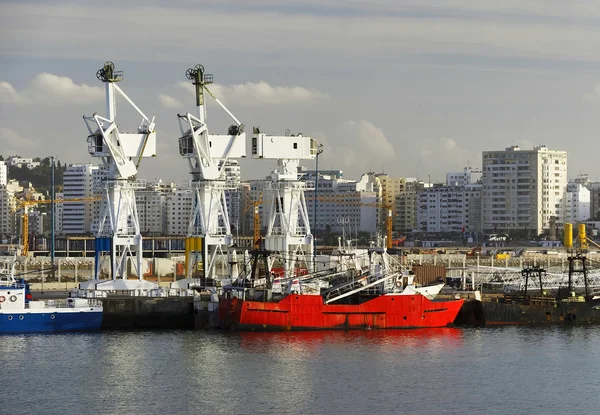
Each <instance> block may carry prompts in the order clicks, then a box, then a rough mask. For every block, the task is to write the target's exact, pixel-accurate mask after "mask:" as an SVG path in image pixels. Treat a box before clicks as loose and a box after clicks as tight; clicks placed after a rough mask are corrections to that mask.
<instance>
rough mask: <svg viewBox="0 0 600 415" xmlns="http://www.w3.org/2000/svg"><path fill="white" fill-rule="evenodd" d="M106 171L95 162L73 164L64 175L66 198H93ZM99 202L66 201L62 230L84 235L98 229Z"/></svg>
mask: <svg viewBox="0 0 600 415" xmlns="http://www.w3.org/2000/svg"><path fill="white" fill-rule="evenodd" d="M102 177H105V176H104V172H103V171H102V170H101V169H100V168H99V167H98V166H96V165H93V164H71V165H70V166H68V167H67V168H66V169H65V172H64V175H63V195H64V198H65V199H73V198H91V197H93V196H96V195H97V194H98V193H97V192H98V190H99V189H98V187H99V186H98V184H99V183H100V182H101V180H102ZM99 206H100V203H99V202H92V201H80V202H69V203H65V204H64V206H63V208H62V215H63V216H62V224H63V228H62V231H63V233H64V234H66V235H82V234H87V233H90V232H93V231H95V230H96V229H97V219H98V218H99V213H98V211H99Z"/></svg>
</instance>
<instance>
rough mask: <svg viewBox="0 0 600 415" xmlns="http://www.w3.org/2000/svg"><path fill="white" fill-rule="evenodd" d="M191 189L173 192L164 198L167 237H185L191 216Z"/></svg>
mask: <svg viewBox="0 0 600 415" xmlns="http://www.w3.org/2000/svg"><path fill="white" fill-rule="evenodd" d="M193 195H194V194H193V191H192V190H191V189H183V190H175V191H173V192H171V193H169V194H168V195H167V197H166V207H167V209H166V217H167V223H166V229H167V234H168V235H173V236H175V235H178V236H185V235H187V232H188V225H189V223H190V217H191V214H192V197H193Z"/></svg>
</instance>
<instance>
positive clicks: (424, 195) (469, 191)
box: [417, 184, 481, 232]
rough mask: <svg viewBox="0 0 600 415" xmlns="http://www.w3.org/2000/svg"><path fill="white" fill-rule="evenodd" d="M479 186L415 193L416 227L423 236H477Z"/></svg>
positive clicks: (436, 186) (431, 188)
mask: <svg viewBox="0 0 600 415" xmlns="http://www.w3.org/2000/svg"><path fill="white" fill-rule="evenodd" d="M480 201H481V186H480V185H477V184H471V185H468V186H444V185H434V186H433V187H429V188H424V189H422V190H420V191H419V192H418V193H417V206H418V207H417V224H418V229H419V230H420V231H422V232H462V231H465V232H477V231H478V227H479V226H480V214H479V212H480V208H481V202H480Z"/></svg>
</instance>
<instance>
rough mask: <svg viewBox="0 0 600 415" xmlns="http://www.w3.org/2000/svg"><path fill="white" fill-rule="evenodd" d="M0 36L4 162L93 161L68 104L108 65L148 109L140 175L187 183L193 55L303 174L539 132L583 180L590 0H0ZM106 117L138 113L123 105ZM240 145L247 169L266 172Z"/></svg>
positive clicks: (439, 168) (415, 166) (470, 161)
mask: <svg viewBox="0 0 600 415" xmlns="http://www.w3.org/2000/svg"><path fill="white" fill-rule="evenodd" d="M0 33H1V36H0V154H2V155H3V156H4V157H7V156H9V155H13V154H19V155H20V156H22V157H36V156H37V157H45V156H50V155H54V156H56V157H58V158H59V159H60V160H61V161H62V162H63V163H65V162H66V163H85V162H96V163H97V162H98V160H97V159H94V158H92V157H91V156H90V155H89V154H88V152H87V144H86V136H87V129H86V127H85V124H84V122H83V119H82V116H83V115H91V114H93V113H95V112H97V113H98V114H100V115H106V114H105V104H104V88H103V84H102V83H101V82H100V81H98V80H97V79H96V71H97V70H98V69H100V68H101V67H102V65H103V63H104V62H105V61H108V60H110V61H113V62H114V63H115V67H116V69H117V70H122V71H123V72H124V80H123V81H122V82H121V83H120V84H119V86H120V87H121V88H122V89H123V90H124V91H125V92H126V93H127V95H128V96H129V97H130V98H131V99H132V100H133V101H134V102H135V103H136V105H138V106H139V107H140V109H141V110H142V111H143V112H144V113H145V114H146V115H148V116H149V117H152V116H155V117H156V131H157V157H156V158H153V159H144V161H143V162H142V164H141V165H140V172H139V177H141V178H146V179H153V178H156V177H160V178H162V179H163V180H169V181H175V182H183V181H184V180H187V179H188V178H189V172H188V167H187V162H186V161H185V160H184V159H183V158H181V157H180V156H179V153H178V147H177V138H178V137H179V134H180V131H179V124H178V122H177V114H178V113H182V114H183V113H185V112H188V111H189V112H192V113H195V107H194V97H193V90H192V88H191V84H190V83H189V81H188V80H187V79H186V77H185V71H186V70H187V69H188V68H190V67H193V66H195V65H197V64H202V65H204V67H205V68H206V72H207V73H212V74H214V79H215V84H214V85H212V87H211V90H212V91H213V92H214V93H215V94H216V95H217V97H218V98H219V99H220V100H221V101H223V102H224V103H225V105H226V106H227V107H228V108H229V109H230V110H231V112H232V113H233V114H235V116H236V117H237V118H238V119H240V121H241V122H243V123H244V124H245V125H246V126H247V130H246V131H247V132H249V133H250V132H251V131H252V130H251V129H250V128H249V126H260V127H261V131H263V132H266V133H269V134H284V132H285V131H286V129H289V130H290V131H291V132H292V133H302V134H303V135H310V136H312V137H314V138H316V139H317V140H319V142H320V143H322V144H323V153H322V154H321V156H320V159H319V168H320V169H341V170H343V171H344V177H345V178H349V179H358V178H359V177H360V174H361V173H363V172H367V171H375V172H385V173H388V174H390V175H391V176H407V177H417V178H420V179H422V180H428V179H430V180H432V181H439V180H444V178H445V174H446V172H451V171H452V172H456V171H461V170H462V169H463V168H464V167H466V166H470V167H478V166H479V167H480V166H481V152H482V151H484V150H502V149H504V148H506V147H508V146H511V145H519V146H520V147H521V148H522V149H531V148H532V146H534V145H537V144H544V145H546V146H548V147H549V148H550V149H554V150H565V151H567V152H568V157H569V159H568V166H569V175H570V177H571V178H574V177H575V176H576V175H577V174H579V173H587V174H588V175H589V177H590V178H591V179H600V163H599V162H598V154H599V152H598V147H599V145H598V143H599V141H598V135H599V134H598V132H599V131H600V4H598V2H597V0H573V1H568V2H566V1H564V0H528V1H522V0H520V1H519V0H503V1H487V0H477V1H475V0H456V1H451V0H448V1H442V0H427V1H422V0H347V1H341V0H318V1H317V0H303V1H285V0H277V1H275V0H254V1H247V0H220V1H214V2H213V1H188V0H181V1H178V2H172V1H167V0H144V1H140V0H130V1H113V0H105V1H102V2H81V1H73V2H70V1H15V2H10V1H0ZM208 100H209V104H208V105H209V106H208V128H209V130H210V132H211V133H225V132H226V131H227V127H228V126H229V124H231V122H230V120H229V119H228V118H227V116H226V115H225V114H224V112H223V111H222V110H221V109H220V108H219V107H218V106H217V105H215V104H214V103H213V102H211V100H210V98H209V99H208ZM117 120H118V124H119V126H120V129H121V130H122V131H133V130H134V129H135V128H136V127H137V125H138V124H139V122H140V118H139V117H138V116H137V115H136V114H135V113H134V111H133V110H131V108H130V107H129V106H128V104H127V103H126V102H125V101H124V100H118V101H117ZM249 136H250V134H248V141H249ZM248 156H249V157H248V158H247V159H246V160H243V161H242V177H243V178H244V179H246V180H249V179H260V178H264V176H265V175H266V174H268V172H269V171H270V170H272V169H275V168H276V162H275V161H273V160H271V161H266V160H252V159H251V158H250V151H249V149H248ZM303 164H304V165H305V166H307V167H308V168H314V161H305V162H303Z"/></svg>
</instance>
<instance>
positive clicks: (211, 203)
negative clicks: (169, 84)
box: [177, 65, 246, 278]
mask: <svg viewBox="0 0 600 415" xmlns="http://www.w3.org/2000/svg"><path fill="white" fill-rule="evenodd" d="M186 77H187V78H188V79H189V80H190V81H192V84H193V85H194V87H195V91H196V107H197V110H198V114H197V116H196V115H192V114H190V113H187V114H185V115H180V114H177V117H178V118H179V126H180V129H181V133H182V136H181V137H180V138H179V153H180V154H181V156H182V157H185V158H187V159H188V162H189V167H190V173H191V175H192V182H191V185H192V193H193V196H192V210H191V217H190V220H189V225H188V231H187V241H186V274H187V276H188V278H189V277H191V276H192V270H195V269H197V265H196V264H198V262H199V261H198V259H199V256H200V255H201V257H202V266H203V268H204V276H205V277H206V278H211V277H213V276H214V266H215V261H216V258H217V256H218V255H224V254H225V252H224V249H225V250H227V249H228V247H230V246H231V244H232V241H233V238H232V234H231V224H230V220H229V219H230V218H229V214H228V211H227V202H226V200H225V191H226V190H233V189H235V188H236V187H237V183H234V182H231V181H228V180H227V176H226V175H225V167H226V165H227V162H228V160H236V159H239V158H242V157H246V134H245V133H244V124H242V123H241V122H240V121H238V119H237V118H236V117H235V116H234V115H233V114H232V113H231V112H230V111H229V110H228V109H227V107H225V105H223V103H222V102H221V101H219V99H218V98H217V97H215V95H214V94H213V93H212V92H210V90H209V89H208V88H207V85H208V84H211V83H212V82H213V75H212V74H207V73H205V72H204V67H203V66H202V65H196V66H195V67H194V68H190V69H188V70H187V72H186ZM205 91H206V92H207V93H208V94H209V95H210V96H211V97H212V98H213V99H214V100H215V102H216V103H217V104H218V105H219V106H220V107H221V108H222V109H223V110H224V111H225V112H226V113H227V114H228V115H229V116H230V117H231V119H232V120H233V121H234V123H235V124H233V125H231V126H230V127H229V130H228V132H227V134H225V135H220V134H209V132H208V126H207V124H206V105H205V102H204V92H205Z"/></svg>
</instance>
